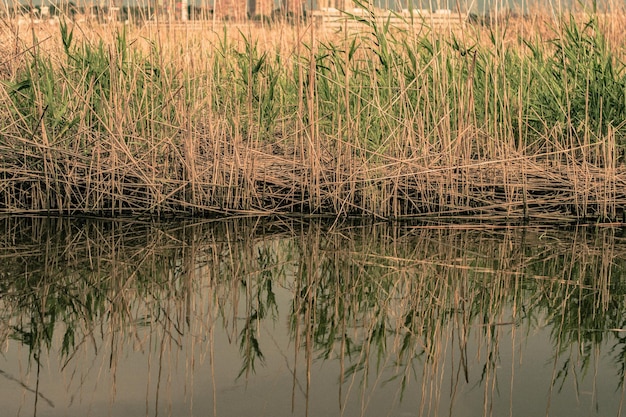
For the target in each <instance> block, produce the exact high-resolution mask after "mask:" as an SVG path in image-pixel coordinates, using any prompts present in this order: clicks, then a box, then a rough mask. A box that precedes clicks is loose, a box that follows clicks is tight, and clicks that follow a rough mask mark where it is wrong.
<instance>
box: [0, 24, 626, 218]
mask: <svg viewBox="0 0 626 417" xmlns="http://www.w3.org/2000/svg"><path fill="white" fill-rule="evenodd" d="M619 16H621V15H617V16H616V17H615V19H618V18H619ZM544 17H545V18H546V21H548V16H544ZM533 19H534V20H533V21H534V22H540V20H539V17H537V16H534V17H533ZM552 22H553V23H550V22H549V21H548V22H547V23H546V22H543V23H538V26H537V27H538V29H537V30H536V31H535V32H533V30H531V29H529V27H528V24H527V22H526V21H525V20H524V19H518V20H515V19H510V20H504V21H496V23H495V24H494V23H493V22H492V23H490V24H486V23H483V24H470V23H466V24H464V25H463V26H461V27H460V28H458V27H457V28H455V29H450V30H434V29H433V30H430V29H429V28H427V27H424V26H419V27H415V26H410V25H409V26H407V25H403V26H402V27H397V28H396V27H393V26H391V25H389V24H381V23H380V22H379V21H378V20H376V19H374V18H372V19H371V20H363V21H361V30H359V31H356V32H340V33H325V32H322V31H321V30H320V29H319V28H316V27H315V25H312V24H308V23H307V22H305V23H306V24H304V25H299V24H296V25H290V24H283V25H273V26H272V27H270V28H263V29H258V28H253V27H251V26H248V27H247V28H245V27H244V28H243V29H241V28H239V29H237V28H234V27H230V28H229V27H228V26H224V29H223V30H220V31H213V30H212V28H214V27H215V26H214V25H213V26H208V25H207V26H206V27H203V28H201V29H200V30H199V31H198V32H192V31H185V30H182V31H176V30H175V29H172V28H167V27H161V28H160V30H159V31H153V29H151V27H149V28H148V29H140V28H139V29H136V28H131V27H127V28H122V27H118V28H116V29H114V35H111V34H105V33H102V34H100V35H97V33H98V29H95V30H92V31H89V30H87V29H86V28H82V27H80V26H75V25H73V24H72V23H69V22H68V23H64V22H62V23H61V24H60V27H59V32H58V33H57V34H54V35H52V36H51V37H45V38H44V39H40V38H39V36H38V35H39V34H38V32H37V30H35V29H33V30H32V31H31V32H29V36H27V37H24V36H22V35H20V34H18V33H17V31H14V32H10V31H7V32H6V33H5V34H4V36H5V37H8V38H9V39H11V40H12V45H15V47H16V48H18V51H17V52H16V53H15V54H12V55H9V56H11V57H12V58H10V59H9V60H8V61H6V62H3V63H2V66H3V67H5V68H6V70H5V72H6V73H7V74H9V76H8V77H7V78H6V79H5V81H4V82H3V83H2V87H1V90H0V113H1V114H2V117H3V119H4V120H6V123H5V126H4V129H3V130H2V132H0V135H1V136H0V155H1V158H2V166H1V172H0V177H1V178H2V183H1V184H0V207H1V209H2V210H3V211H7V212H45V211H54V212H59V213H78V212H87V213H99V214H110V215H116V214H120V213H130V214H139V213H150V214H155V215H166V214H174V213H183V214H190V215H191V214H204V215H206V214H228V213H236V212H239V213H241V212H245V213H250V212H254V213H274V212H299V213H318V214H329V215H333V216H334V215H349V214H355V215H369V216H377V217H384V218H402V217H407V216H433V215H445V216H461V215H467V216H471V217H480V218H508V219H523V218H550V219H570V220H571V219H581V218H586V217H592V218H602V219H607V220H614V219H616V218H619V217H620V216H621V213H622V212H623V207H624V206H626V192H625V191H624V190H626V174H625V171H624V148H625V147H626V125H625V124H624V122H623V121H624V120H626V99H624V97H625V96H626V93H625V92H626V71H625V69H624V61H623V56H622V55H623V54H621V53H620V52H619V46H618V45H616V44H615V41H614V39H613V38H610V39H609V38H607V34H610V33H612V32H610V28H611V27H612V26H611V25H610V24H607V18H606V17H603V18H602V19H601V18H600V17H598V15H596V14H593V13H591V14H587V15H585V18H584V19H581V18H580V15H566V16H562V17H560V18H559V19H558V21H556V23H554V21H552ZM550 24H552V25H553V26H551V27H550V26H549V25H550ZM508 28H511V30H512V31H514V33H515V36H512V35H511V34H510V33H509V32H507V30H508ZM546 28H548V29H546ZM544 32H547V33H549V34H550V37H549V38H548V39H546V38H545V36H539V34H540V33H541V34H542V35H543V33H544ZM94 33H96V35H94Z"/></svg>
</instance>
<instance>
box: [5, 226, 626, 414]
mask: <svg viewBox="0 0 626 417" xmlns="http://www.w3.org/2000/svg"><path fill="white" fill-rule="evenodd" d="M0 227H1V228H2V230H3V231H4V233H3V238H2V239H1V240H0V303H1V310H0V312H1V314H2V316H1V320H0V341H2V357H1V358H0V409H1V410H2V411H1V413H0V414H1V415H2V416H81V417H82V416H222V417H232V416H272V417H275V416H346V417H351V416H377V417H379V416H416V417H417V416H455V417H463V416H473V417H475V416H568V417H569V416H619V415H620V414H621V411H622V408H623V399H624V384H623V382H624V377H625V372H624V369H625V368H624V365H625V364H626V325H625V323H624V321H625V317H626V316H625V314H624V313H625V312H626V303H625V301H626V299H625V297H624V294H625V293H626V285H625V284H626V280H625V279H624V278H625V277H624V275H623V271H624V268H625V267H626V239H625V238H624V234H623V231H622V230H620V229H611V228H599V229H591V228H586V227H579V228H576V229H574V230H569V231H563V230H557V229H555V228H548V227H526V228H521V227H520V228H513V227H508V228H504V227H502V228H494V227H482V228H471V227H459V226H445V227H423V226H410V225H404V226H389V225H387V224H368V225H355V224H342V225H334V226H331V225H330V224H324V223H316V222H302V221H297V220H288V221H286V220H275V221H274V220H273V221H268V220H256V219H239V220H231V221H214V222H210V221H206V222H203V223H195V224H181V223H176V224H174V223H165V224H163V223H151V222H145V223H140V222H129V221H118V222H108V221H95V220H82V221H70V220H59V219H56V220H55V219H53V220H49V219H48V220H46V219H32V218H29V219H2V220H0Z"/></svg>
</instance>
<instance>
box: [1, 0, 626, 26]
mask: <svg viewBox="0 0 626 417" xmlns="http://www.w3.org/2000/svg"><path fill="white" fill-rule="evenodd" d="M572 7H574V8H588V9H589V10H591V9H594V10H595V9H597V10H598V11H599V12H611V11H615V10H622V11H623V10H624V8H625V4H624V1H623V0H603V1H598V0H552V1H549V2H546V1H544V0H363V1H359V0H356V1H355V0H71V1H69V0H29V1H26V0H0V17H2V16H9V17H14V18H18V19H21V20H24V19H30V22H36V21H37V22H42V21H47V20H54V19H55V18H56V17H58V16H66V17H70V18H72V19H76V20H79V21H80V20H91V21H97V22H101V23H106V22H117V21H122V22H133V23H140V22H143V21H161V22H174V21H187V20H220V21H232V22H243V21H249V20H252V21H259V22H264V21H268V22H269V21H274V20H287V21H297V20H302V19H304V18H308V17H311V16H313V17H317V18H319V17H320V16H323V17H324V18H328V16H330V18H332V16H338V15H340V14H343V16H344V17H345V13H344V12H348V13H351V14H355V13H356V14H358V13H360V12H359V11H364V10H373V11H375V12H376V13H377V14H380V15H381V16H390V15H392V14H398V15H400V16H402V15H407V16H411V18H413V17H414V16H415V15H418V16H424V15H428V16H436V17H437V18H443V16H445V15H446V14H448V15H453V16H452V17H451V20H456V16H466V17H470V19H469V20H470V21H471V20H474V21H484V18H485V17H489V16H491V17H493V16H498V15H502V14H506V13H513V14H514V15H517V16H519V15H525V14H527V13H529V11H533V10H544V11H545V10H547V11H548V12H552V13H561V12H564V11H566V10H568V9H570V8H572ZM355 11H356V12H355ZM472 16H473V17H474V19H472ZM476 16H478V19H475V17H476ZM318 20H319V19H318Z"/></svg>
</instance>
